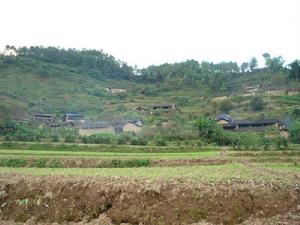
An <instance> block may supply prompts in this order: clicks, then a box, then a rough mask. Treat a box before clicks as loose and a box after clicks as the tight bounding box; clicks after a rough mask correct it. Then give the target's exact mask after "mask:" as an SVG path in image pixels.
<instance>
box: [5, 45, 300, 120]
mask: <svg viewBox="0 0 300 225" xmlns="http://www.w3.org/2000/svg"><path fill="white" fill-rule="evenodd" d="M263 56H264V58H265V62H266V66H265V67H264V68H258V66H257V60H256V59H255V58H251V59H250V60H249V62H245V63H243V64H242V65H238V64H237V63H236V62H221V63H211V62H207V61H202V62H198V61H196V60H187V61H184V62H179V63H174V64H168V63H165V64H162V65H157V66H154V65H153V66H149V67H147V68H143V69H138V68H136V67H135V68H133V67H132V66H130V65H128V64H127V63H125V62H122V61H120V60H117V59H115V58H114V57H113V56H111V55H109V54H107V53H104V52H103V51H98V50H86V49H83V50H76V49H59V48H55V47H48V48H44V47H30V48H26V47H22V48H18V49H17V48H15V47H13V46H7V47H6V49H5V51H4V52H3V54H1V55H0V118H3V117H10V116H11V115H13V116H16V117H22V116H25V115H28V114H30V113H32V112H44V113H54V114H57V115H60V114H63V112H66V111H80V112H84V113H86V114H88V115H90V116H91V117H93V118H101V117H107V116H108V117H109V116H117V117H122V118H123V117H128V118H133V117H136V116H138V115H136V114H135V113H136V112H135V107H136V106H140V105H143V106H147V105H150V104H154V103H159V102H175V103H179V104H183V105H185V107H186V110H187V111H193V112H198V111H197V110H198V108H197V107H198V104H201V101H202V100H201V99H203V97H205V98H206V99H207V98H208V99H210V98H213V97H216V96H225V95H226V96H229V95H239V94H241V93H242V92H243V90H244V89H245V88H246V87H247V86H254V85H263V86H265V87H268V88H270V89H286V90H294V89H298V88H299V82H294V80H295V81H299V78H300V69H299V68H300V63H299V61H295V62H294V63H293V64H291V65H290V66H288V67H287V68H286V67H284V66H283V65H284V59H283V58H282V57H271V56H270V55H269V54H267V53H266V54H264V55H263ZM105 87H112V88H125V89H126V90H127V94H126V95H123V96H122V95H120V96H119V95H111V94H109V93H108V92H107V91H105ZM180 98H181V99H180ZM186 99H188V101H190V103H186V102H187V100H186ZM180 102H181V103H180ZM184 102H185V103H184ZM192 102H195V103H193V104H192ZM189 104H191V105H193V108H192V109H190V108H189V107H190V105H189ZM199 107H200V106H199ZM199 112H201V110H200V111H199Z"/></svg>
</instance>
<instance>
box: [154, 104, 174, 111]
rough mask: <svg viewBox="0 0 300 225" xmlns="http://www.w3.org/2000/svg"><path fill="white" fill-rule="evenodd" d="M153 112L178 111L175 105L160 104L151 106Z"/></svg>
mask: <svg viewBox="0 0 300 225" xmlns="http://www.w3.org/2000/svg"><path fill="white" fill-rule="evenodd" d="M152 110H153V111H158V110H161V111H172V110H178V111H179V109H178V108H177V106H176V104H171V103H162V104H156V105H153V106H152Z"/></svg>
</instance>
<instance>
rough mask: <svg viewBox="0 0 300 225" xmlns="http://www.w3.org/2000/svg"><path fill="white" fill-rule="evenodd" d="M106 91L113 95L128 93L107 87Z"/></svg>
mask: <svg viewBox="0 0 300 225" xmlns="http://www.w3.org/2000/svg"><path fill="white" fill-rule="evenodd" d="M105 90H106V91H108V92H109V93H111V94H120V93H127V90H126V89H117V88H111V87H106V88H105Z"/></svg>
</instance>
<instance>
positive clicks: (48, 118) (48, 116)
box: [34, 113, 54, 124]
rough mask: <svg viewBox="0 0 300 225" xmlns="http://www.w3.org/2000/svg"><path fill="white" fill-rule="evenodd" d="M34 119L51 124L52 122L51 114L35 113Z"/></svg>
mask: <svg viewBox="0 0 300 225" xmlns="http://www.w3.org/2000/svg"><path fill="white" fill-rule="evenodd" d="M34 121H36V122H38V123H45V124H51V123H53V122H54V117H53V115H51V114H43V113H35V114H34Z"/></svg>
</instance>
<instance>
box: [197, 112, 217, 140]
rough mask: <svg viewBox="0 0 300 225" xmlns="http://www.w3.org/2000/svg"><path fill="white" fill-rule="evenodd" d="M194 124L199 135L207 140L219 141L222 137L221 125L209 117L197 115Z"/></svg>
mask: <svg viewBox="0 0 300 225" xmlns="http://www.w3.org/2000/svg"><path fill="white" fill-rule="evenodd" d="M195 125H196V126H197V128H198V132H199V136H200V137H202V138H204V139H206V140H208V141H213V142H219V140H220V139H221V138H222V137H223V129H222V127H221V126H220V125H218V124H217V123H216V122H215V121H213V120H211V119H209V118H206V117H199V118H198V119H197V120H196V122H195Z"/></svg>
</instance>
